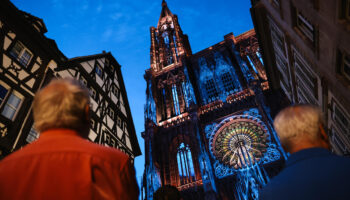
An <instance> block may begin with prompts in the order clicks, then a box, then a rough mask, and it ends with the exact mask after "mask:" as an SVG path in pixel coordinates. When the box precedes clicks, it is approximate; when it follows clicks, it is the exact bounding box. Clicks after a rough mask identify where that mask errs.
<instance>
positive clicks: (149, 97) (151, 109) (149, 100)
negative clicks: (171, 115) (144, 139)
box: [144, 80, 157, 124]
mask: <svg viewBox="0 0 350 200" xmlns="http://www.w3.org/2000/svg"><path fill="white" fill-rule="evenodd" d="M144 109H145V121H146V119H149V120H152V121H153V123H155V124H156V123H157V117H156V104H155V102H154V99H153V94H152V84H151V80H148V81H147V89H146V104H145V108H144Z"/></svg>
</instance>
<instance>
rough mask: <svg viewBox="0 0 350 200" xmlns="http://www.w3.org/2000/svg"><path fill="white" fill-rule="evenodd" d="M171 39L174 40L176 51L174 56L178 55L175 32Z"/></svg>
mask: <svg viewBox="0 0 350 200" xmlns="http://www.w3.org/2000/svg"><path fill="white" fill-rule="evenodd" d="M173 40H174V47H175V53H176V56H178V52H177V45H176V36H175V34H174V35H173Z"/></svg>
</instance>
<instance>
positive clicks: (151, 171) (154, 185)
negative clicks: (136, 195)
mask: <svg viewBox="0 0 350 200" xmlns="http://www.w3.org/2000/svg"><path fill="white" fill-rule="evenodd" d="M151 146H152V143H151V141H149V143H148V148H149V149H151ZM148 154H149V158H150V160H149V163H150V164H149V165H147V166H146V169H145V171H144V174H145V175H146V188H147V193H146V194H147V199H153V193H154V192H155V191H157V189H158V188H160V186H161V181H160V176H159V174H158V170H157V168H156V167H155V166H154V164H153V159H152V151H149V152H148Z"/></svg>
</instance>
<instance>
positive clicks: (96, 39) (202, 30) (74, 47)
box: [11, 0, 253, 181]
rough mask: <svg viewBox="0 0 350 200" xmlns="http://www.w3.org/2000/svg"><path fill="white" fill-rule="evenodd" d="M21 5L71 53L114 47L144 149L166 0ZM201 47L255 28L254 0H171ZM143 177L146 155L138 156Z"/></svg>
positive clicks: (25, 1) (53, 0)
mask: <svg viewBox="0 0 350 200" xmlns="http://www.w3.org/2000/svg"><path fill="white" fill-rule="evenodd" d="M11 2H13V3H14V4H15V5H16V6H17V7H18V8H19V9H21V10H23V11H26V12H29V13H31V14H33V15H35V16H37V17H40V18H42V19H43V20H44V22H45V24H46V27H47V29H48V32H47V33H46V36H47V37H49V38H51V39H54V40H55V41H56V43H57V45H58V47H59V49H60V50H61V51H62V52H63V53H64V54H65V55H66V56H67V57H68V58H72V57H77V56H85V55H91V54H96V53H101V52H102V50H106V51H111V52H112V54H113V55H114V57H115V58H116V59H117V60H118V62H119V63H120V64H121V65H122V73H123V77H124V81H125V85H126V90H127V93H128V99H129V103H130V107H131V111H132V115H133V119H134V123H135V128H136V132H137V134H138V140H139V144H140V147H141V149H142V153H144V143H143V139H142V137H141V136H140V133H141V132H142V131H143V130H144V123H143V122H144V117H143V109H144V103H145V89H146V85H145V81H144V79H143V74H144V71H145V69H147V68H149V67H150V52H149V51H150V33H149V28H150V27H151V26H157V22H158V19H159V16H160V11H161V2H162V1H161V0H31V1H29V0H11ZM167 3H168V7H169V8H170V10H171V11H172V12H173V13H174V14H177V15H178V19H179V23H180V26H181V27H182V30H183V32H184V33H185V34H187V35H188V37H189V41H190V44H191V48H192V52H193V53H196V52H198V51H200V50H202V49H205V48H207V47H209V46H211V45H213V44H215V43H218V42H220V41H222V40H223V36H224V35H226V34H228V33H230V32H233V34H234V35H239V34H241V33H243V32H245V31H247V30H250V29H252V28H253V24H252V21H251V17H250V12H249V8H250V7H251V6H250V0H168V1H167ZM135 167H136V171H137V178H138V181H139V180H140V176H142V173H143V167H144V157H143V155H142V156H139V157H138V158H136V165H135Z"/></svg>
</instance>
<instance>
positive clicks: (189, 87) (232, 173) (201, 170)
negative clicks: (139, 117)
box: [142, 0, 285, 199]
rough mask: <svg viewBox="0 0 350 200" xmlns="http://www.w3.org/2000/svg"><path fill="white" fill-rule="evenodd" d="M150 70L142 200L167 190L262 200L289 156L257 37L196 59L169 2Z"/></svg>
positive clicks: (227, 41)
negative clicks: (277, 127)
mask: <svg viewBox="0 0 350 200" xmlns="http://www.w3.org/2000/svg"><path fill="white" fill-rule="evenodd" d="M150 32H151V48H150V56H151V59H150V60H151V63H150V64H151V67H150V69H148V70H146V72H145V75H144V78H145V80H146V82H147V88H146V105H145V131H144V132H143V133H142V137H143V138H144V140H145V173H144V176H143V180H142V182H143V183H142V190H143V193H144V196H143V199H153V193H154V192H155V191H156V190H157V189H158V188H159V187H161V186H164V185H172V186H175V187H177V188H178V189H179V190H180V191H181V193H182V196H183V198H184V199H204V197H205V196H206V197H211V198H216V199H221V198H224V197H228V198H229V199H233V198H235V199H257V198H258V193H257V190H258V188H259V187H261V186H262V185H264V184H266V182H267V181H268V179H269V177H270V176H271V175H273V174H274V170H275V169H276V167H275V166H279V163H280V162H281V161H283V159H284V157H285V155H284V152H283V150H282V149H281V147H280V145H279V142H278V140H277V138H276V136H275V132H274V130H273V128H272V120H271V116H270V108H269V107H268V105H266V104H265V93H266V92H268V90H269V85H268V82H267V78H266V73H265V69H264V66H263V63H262V60H261V58H260V53H259V45H258V43H257V39H256V37H255V32H254V30H251V31H248V32H246V33H244V34H242V35H239V36H237V37H235V36H234V35H233V34H232V33H231V34H228V35H226V36H225V37H224V40H223V41H221V42H220V43H217V44H215V45H213V46H211V47H209V48H207V49H204V50H202V51H200V52H197V53H195V54H192V51H191V47H190V44H189V41H188V37H187V35H185V34H183V32H182V30H181V27H180V24H179V22H178V18H177V16H176V15H174V14H173V13H172V12H171V11H170V9H169V8H168V6H167V3H166V2H165V1H164V0H163V2H162V10H161V15H160V18H159V20H158V24H157V27H151V28H150Z"/></svg>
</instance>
